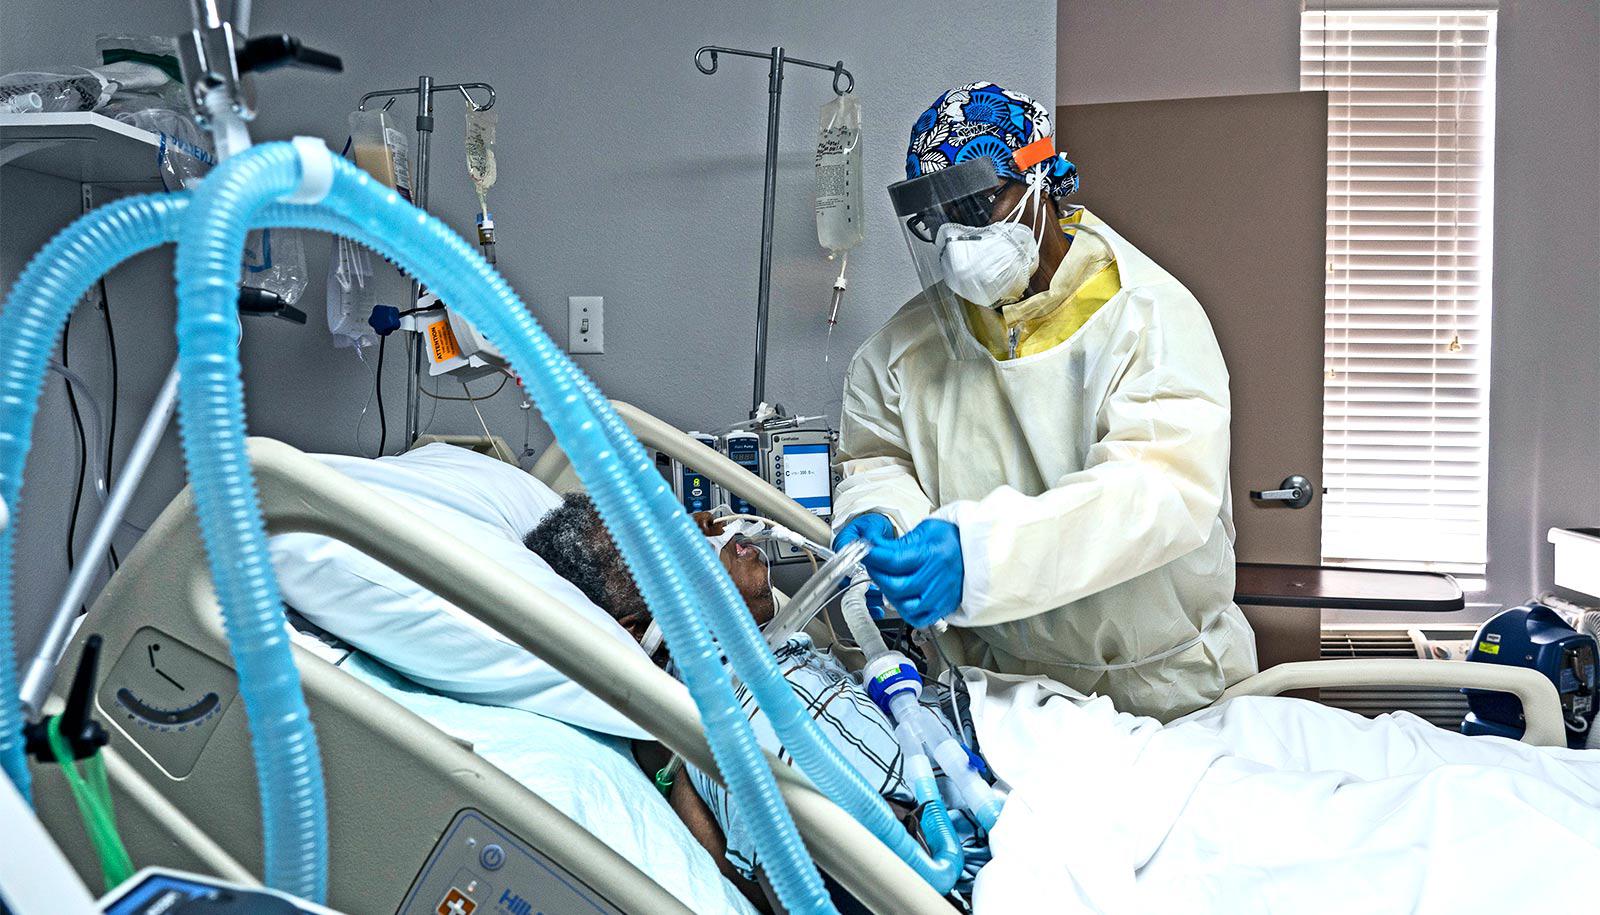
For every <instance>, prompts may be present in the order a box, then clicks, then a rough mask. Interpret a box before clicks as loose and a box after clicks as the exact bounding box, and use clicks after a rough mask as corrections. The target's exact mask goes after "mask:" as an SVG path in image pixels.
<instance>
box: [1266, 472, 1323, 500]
mask: <svg viewBox="0 0 1600 915" xmlns="http://www.w3.org/2000/svg"><path fill="white" fill-rule="evenodd" d="M1316 491H1317V490H1316V487H1315V486H1312V485H1311V481H1310V480H1308V479H1306V478H1305V477H1304V476H1302V475H1300V474H1298V473H1297V474H1294V475H1293V476H1287V477H1284V478H1283V482H1282V483H1279V484H1278V488H1277V489H1268V490H1264V491H1263V490H1260V489H1252V490H1250V498H1251V499H1254V500H1255V501H1257V502H1281V503H1283V504H1284V505H1286V506H1288V507H1289V508H1305V507H1306V506H1307V505H1310V504H1311V499H1312V497H1313V496H1315V495H1316Z"/></svg>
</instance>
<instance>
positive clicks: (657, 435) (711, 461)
mask: <svg viewBox="0 0 1600 915" xmlns="http://www.w3.org/2000/svg"><path fill="white" fill-rule="evenodd" d="M611 405H612V406H613V407H615V408H616V410H617V414H618V415H619V416H621V417H622V421H623V422H625V423H627V424H628V428H629V429H632V430H633V434H634V435H636V436H638V438H639V441H640V442H641V443H643V445H644V446H645V447H646V448H649V449H652V450H654V451H659V452H661V453H662V454H665V455H667V456H668V457H670V458H672V459H673V460H676V461H681V462H683V463H684V464H687V465H688V466H690V467H693V468H694V469H695V470H698V471H700V472H701V473H703V474H705V475H706V476H707V477H709V478H710V479H711V481H712V482H713V483H716V484H717V485H718V486H721V487H722V488H723V489H725V490H727V491H728V492H731V493H733V494H734V495H736V496H738V497H739V498H741V499H744V500H745V501H746V502H749V503H750V504H751V505H752V506H754V507H755V509H756V511H757V512H759V513H761V514H762V515H764V516H766V517H768V518H771V519H772V520H774V521H776V522H778V523H779V524H782V525H783V526H784V527H787V528H789V529H790V530H792V531H794V532H795V533H797V534H800V535H801V536H803V537H805V538H807V539H808V540H812V541H815V542H817V543H821V544H827V543H829V542H830V541H831V540H832V539H833V532H832V531H831V530H829V528H828V525H827V522H825V521H823V520H822V519H821V518H818V517H817V516H816V515H813V514H812V513H811V512H808V511H806V510H805V509H804V508H801V507H800V505H799V504H798V503H796V502H795V501H794V500H793V499H791V498H789V497H788V496H787V495H786V494H785V493H784V492H783V491H782V490H780V489H778V488H777V487H776V486H773V485H772V484H771V483H768V482H767V481H766V480H763V479H761V478H760V477H758V476H756V475H755V474H753V473H751V472H750V471H748V470H746V469H744V468H743V467H740V466H739V465H738V464H735V463H734V462H732V461H730V460H728V459H727V458H726V457H725V456H723V455H722V454H720V453H718V452H716V451H714V450H712V449H710V448H707V447H706V446H705V445H702V444H700V443H699V442H697V441H695V440H694V439H693V438H691V437H690V436H689V435H687V434H686V433H684V432H682V431H681V430H679V429H677V428H676V427H674V426H673V425H672V424H671V423H667V422H663V421H662V420H659V419H657V418H656V417H654V416H651V415H650V414H649V413H646V412H645V411H643V410H641V409H639V408H638V407H635V406H633V405H632V404H629V403H624V402H622V401H620V400H613V401H612V402H611ZM532 472H533V475H534V476H536V477H538V478H539V479H540V480H543V481H544V482H545V483H546V484H548V485H549V486H550V487H551V488H552V489H555V490H557V491H565V490H568V489H571V488H573V486H574V485H576V480H575V479H574V478H573V477H572V461H571V460H570V459H569V458H568V457H567V455H566V453H565V452H563V451H562V450H561V446H559V445H555V444H552V445H551V446H550V447H549V448H546V449H545V451H544V453H543V454H541V455H539V460H538V461H537V462H535V463H534V465H533V471H532Z"/></svg>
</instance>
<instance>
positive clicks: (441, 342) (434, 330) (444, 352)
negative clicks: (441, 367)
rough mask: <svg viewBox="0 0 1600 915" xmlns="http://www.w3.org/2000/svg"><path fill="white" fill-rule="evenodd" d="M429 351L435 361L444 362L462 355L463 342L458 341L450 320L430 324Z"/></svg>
mask: <svg viewBox="0 0 1600 915" xmlns="http://www.w3.org/2000/svg"><path fill="white" fill-rule="evenodd" d="M428 352H429V355H431V356H432V357H433V361H434V362H444V361H445V360H447V359H455V358H458V357H459V356H460V355H461V344H459V343H457V342H456V335H455V333H454V332H453V331H451V330H450V322H449V321H435V322H434V323H432V324H429V325H428Z"/></svg>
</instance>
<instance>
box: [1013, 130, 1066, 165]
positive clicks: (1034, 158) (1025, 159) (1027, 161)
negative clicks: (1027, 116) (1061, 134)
mask: <svg viewBox="0 0 1600 915" xmlns="http://www.w3.org/2000/svg"><path fill="white" fill-rule="evenodd" d="M1055 154H1056V142H1055V140H1054V139H1052V138H1050V137H1043V138H1041V139H1038V140H1034V141H1033V142H1032V143H1029V144H1028V145H1027V146H1024V147H1022V148H1021V149H1019V150H1017V151H1016V152H1014V153H1012V154H1011V160H1012V161H1013V162H1015V163H1016V164H1017V171H1019V172H1026V171H1027V170H1028V169H1030V168H1033V167H1034V166H1035V165H1038V164H1039V163H1040V162H1043V161H1044V160H1046V159H1048V158H1050V157H1051V156H1054V155H1055Z"/></svg>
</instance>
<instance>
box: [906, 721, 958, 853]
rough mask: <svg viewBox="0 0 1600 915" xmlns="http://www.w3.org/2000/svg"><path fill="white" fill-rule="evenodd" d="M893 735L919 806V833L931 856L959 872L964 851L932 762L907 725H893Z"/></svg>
mask: <svg viewBox="0 0 1600 915" xmlns="http://www.w3.org/2000/svg"><path fill="white" fill-rule="evenodd" d="M894 737H895V741H896V742H898V743H899V744H900V758H901V759H902V760H904V763H903V771H904V772H905V777H906V781H907V782H909V783H910V785H911V794H912V796H913V797H915V798H916V799H917V806H918V807H920V808H922V817H921V823H922V837H923V838H924V839H926V840H927V842H928V848H929V849H931V850H932V851H933V854H934V857H935V858H936V859H937V860H938V861H940V862H941V863H942V864H944V865H945V866H946V867H948V868H949V869H950V870H951V871H953V872H954V873H955V874H956V875H958V876H959V875H960V873H961V871H962V869H963V868H965V867H966V863H967V859H966V854H965V853H964V852H962V850H961V840H960V838H958V837H957V836H956V830H955V826H954V825H952V824H951V822H950V812H949V811H948V810H946V809H945V806H944V798H942V797H940V795H939V782H938V780H937V779H935V778H934V776H933V765H932V764H931V763H929V762H928V757H927V754H925V753H924V752H923V751H922V745H921V743H920V742H919V741H918V740H917V737H916V735H915V734H913V733H911V731H910V730H909V729H907V728H902V727H896V728H895V731H894Z"/></svg>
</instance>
